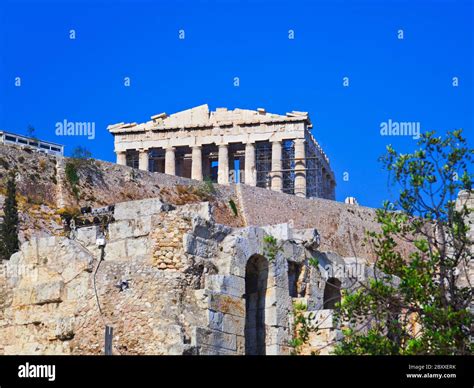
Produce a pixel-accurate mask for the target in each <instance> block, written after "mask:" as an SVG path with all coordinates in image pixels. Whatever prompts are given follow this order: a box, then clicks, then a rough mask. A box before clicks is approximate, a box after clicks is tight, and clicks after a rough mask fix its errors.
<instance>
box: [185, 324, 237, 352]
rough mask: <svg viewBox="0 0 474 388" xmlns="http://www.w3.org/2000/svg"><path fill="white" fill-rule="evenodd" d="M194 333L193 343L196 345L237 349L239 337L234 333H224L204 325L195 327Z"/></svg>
mask: <svg viewBox="0 0 474 388" xmlns="http://www.w3.org/2000/svg"><path fill="white" fill-rule="evenodd" d="M193 334H194V335H193V338H192V341H191V343H192V344H193V345H194V346H203V345H204V346H211V347H214V348H218V349H225V350H233V351H235V350H236V349H237V338H236V336H235V335H234V334H227V333H222V332H220V331H217V330H211V329H207V328H203V327H196V328H194V333H193Z"/></svg>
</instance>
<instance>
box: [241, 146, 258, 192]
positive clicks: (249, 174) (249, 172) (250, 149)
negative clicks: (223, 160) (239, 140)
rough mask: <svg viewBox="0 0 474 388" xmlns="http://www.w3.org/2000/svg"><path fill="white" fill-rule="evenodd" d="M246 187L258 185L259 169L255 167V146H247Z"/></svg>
mask: <svg viewBox="0 0 474 388" xmlns="http://www.w3.org/2000/svg"><path fill="white" fill-rule="evenodd" d="M244 183H245V184H246V185H250V186H256V185H257V168H256V165H255V144H254V143H247V144H246V145H245V182H244Z"/></svg>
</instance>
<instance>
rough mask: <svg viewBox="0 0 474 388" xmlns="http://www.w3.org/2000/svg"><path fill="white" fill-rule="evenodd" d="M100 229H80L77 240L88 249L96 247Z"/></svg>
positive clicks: (91, 227) (90, 227) (95, 227)
mask: <svg viewBox="0 0 474 388" xmlns="http://www.w3.org/2000/svg"><path fill="white" fill-rule="evenodd" d="M98 229H99V227H98V226H96V225H94V226H88V227H85V228H78V229H77V234H76V240H78V241H79V242H80V243H81V244H82V245H84V246H86V247H87V246H89V245H95V241H96V238H97V231H98Z"/></svg>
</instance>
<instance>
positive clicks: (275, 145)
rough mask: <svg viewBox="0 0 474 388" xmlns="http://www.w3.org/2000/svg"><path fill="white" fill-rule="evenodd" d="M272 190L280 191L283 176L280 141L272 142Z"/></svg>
mask: <svg viewBox="0 0 474 388" xmlns="http://www.w3.org/2000/svg"><path fill="white" fill-rule="evenodd" d="M271 176H272V181H271V184H272V190H274V191H282V189H283V176H282V172H281V141H274V142H272V175H271Z"/></svg>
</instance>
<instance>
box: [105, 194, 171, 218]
mask: <svg viewBox="0 0 474 388" xmlns="http://www.w3.org/2000/svg"><path fill="white" fill-rule="evenodd" d="M163 210H164V204H163V202H161V201H160V200H159V199H157V198H150V199H143V200H141V201H134V202H133V203H130V202H121V203H118V204H116V205H115V210H114V218H115V219H116V220H117V221H121V220H131V219H136V218H139V217H143V216H151V215H153V214H157V213H160V212H161V211H163Z"/></svg>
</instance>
